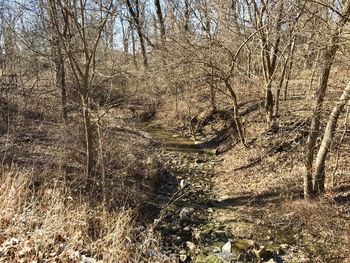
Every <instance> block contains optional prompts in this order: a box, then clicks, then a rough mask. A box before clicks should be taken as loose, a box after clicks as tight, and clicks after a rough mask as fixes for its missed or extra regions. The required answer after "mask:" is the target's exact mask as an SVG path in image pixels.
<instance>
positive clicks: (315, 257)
mask: <svg viewBox="0 0 350 263" xmlns="http://www.w3.org/2000/svg"><path fill="white" fill-rule="evenodd" d="M285 103H288V105H282V107H286V108H293V109H294V111H293V113H291V112H288V111H287V110H283V112H287V114H285V115H283V116H281V123H280V124H279V130H278V131H271V132H266V131H265V130H264V123H263V120H262V117H261V116H260V114H259V113H258V111H257V110H256V109H255V108H254V107H253V108H252V107H251V105H250V104H249V103H248V104H246V109H245V108H244V107H243V108H242V111H244V112H247V116H245V118H249V119H250V120H254V121H250V122H249V123H248V124H246V125H245V129H246V135H247V138H248V141H249V142H250V147H249V148H245V147H243V146H242V145H241V144H240V143H239V142H238V141H236V138H235V135H234V132H232V131H227V130H225V127H224V126H225V125H224V124H223V123H224V121H222V120H217V119H215V118H214V119H213V121H209V122H208V124H206V125H205V127H204V128H203V132H202V134H199V135H198V136H197V140H193V139H190V138H188V137H187V138H184V137H182V136H181V135H182V134H181V132H179V130H178V129H175V130H171V129H166V128H165V127H164V126H163V125H162V123H161V122H159V121H157V119H156V120H153V121H150V122H147V123H135V120H133V119H132V114H131V113H130V112H128V111H127V110H126V111H124V112H123V111H119V110H116V111H112V112H111V114H108V115H107V116H108V117H107V118H106V124H107V126H108V130H107V131H105V133H104V134H105V135H106V136H108V137H106V138H108V144H106V145H109V148H108V149H105V150H106V152H107V153H108V154H109V155H106V158H107V157H108V158H109V157H111V156H112V157H113V158H111V159H110V160H111V161H110V162H109V163H110V164H109V166H108V167H107V168H108V169H111V170H110V171H111V172H114V171H118V173H115V175H113V176H112V177H109V178H107V180H108V182H109V184H108V187H109V189H110V192H113V193H114V194H115V197H114V198H115V199H116V202H112V203H111V204H112V205H120V202H124V200H126V199H123V198H124V197H125V196H123V195H122V194H125V193H123V192H124V190H123V189H126V188H127V187H130V185H131V186H134V188H135V189H134V190H133V191H131V192H128V193H127V195H129V196H128V198H130V199H131V200H143V201H142V202H139V203H138V207H139V208H140V209H135V210H136V211H138V213H139V215H138V216H137V217H136V218H137V219H136V226H135V227H134V226H132V229H128V227H125V229H124V230H123V231H125V232H121V233H127V234H128V235H129V234H130V233H132V232H135V231H136V232H137V233H138V237H139V238H140V237H142V236H145V239H144V240H142V239H141V241H139V240H133V241H134V242H136V243H135V247H138V246H139V245H140V243H137V242H141V244H145V243H142V242H146V241H147V240H151V239H152V240H153V239H154V240H157V239H158V237H159V242H158V243H157V245H158V246H159V247H158V248H154V247H150V248H149V250H147V251H146V252H145V251H143V252H138V253H141V254H142V253H144V254H147V255H149V254H152V258H153V259H152V260H151V261H149V260H148V261H147V260H143V261H142V260H139V261H136V262H179V261H180V262H198V263H200V262H208V263H213V262H217V263H221V262H224V263H225V262H271V263H272V262H310V263H311V262H325V263H326V262H350V248H349V243H350V240H349V238H350V224H349V220H350V205H349V204H350V178H349V174H350V171H349V166H348V165H347V163H346V156H347V151H346V150H344V151H342V152H341V153H340V159H341V161H340V163H339V167H340V168H339V172H338V173H337V186H336V187H335V188H333V189H332V191H330V190H329V191H327V193H326V195H325V196H324V197H323V198H322V199H319V200H315V201H313V202H306V201H304V200H303V196H302V175H303V148H304V142H305V138H306V133H305V130H306V127H307V122H308V120H307V119H306V118H305V117H304V116H307V114H305V111H304V107H303V105H301V104H300V102H298V101H296V102H293V101H288V102H285ZM293 103H295V105H294V104H293ZM4 105H5V104H2V106H3V107H5V106H6V107H13V105H12V104H8V105H5V106H4ZM26 105H29V106H30V107H33V109H31V108H29V109H27V108H26V110H25V111H23V110H21V111H22V112H23V114H22V115H21V117H20V118H18V119H17V121H18V122H19V123H18V127H19V128H18V129H17V130H16V136H15V137H11V136H9V135H8V133H9V131H8V130H7V129H6V128H2V129H1V136H0V142H1V144H2V145H3V146H4V147H2V149H1V153H2V157H3V158H2V162H3V164H7V163H11V162H12V163H13V164H15V166H16V167H17V168H21V167H27V168H29V169H32V171H35V172H36V173H38V174H41V177H40V178H36V179H37V180H38V179H40V180H42V181H41V182H40V184H41V185H42V186H43V187H42V188H43V190H42V191H43V192H44V197H45V196H46V192H45V189H47V188H48V187H51V186H52V183H53V182H55V186H56V183H57V182H58V183H61V182H63V181H64V182H68V183H69V185H70V187H71V190H72V189H73V190H74V189H75V191H76V192H75V194H76V195H74V193H70V194H73V195H71V196H72V198H73V199H74V200H78V199H79V198H78V197H79V194H80V195H81V193H84V191H85V188H84V184H82V182H83V179H82V177H81V176H79V173H81V171H80V170H81V167H80V166H79V165H77V161H76V160H79V158H82V157H81V156H80V155H81V154H80V155H78V156H74V155H69V156H70V158H71V159H70V160H68V161H67V160H66V159H65V158H63V157H62V159H60V158H57V156H60V154H61V152H62V148H61V147H60V145H59V144H58V143H57V142H59V141H62V138H61V137H60V136H61V134H64V133H65V132H67V131H66V130H62V126H61V125H59V124H58V123H57V120H55V118H53V117H51V116H46V115H45V114H44V115H41V114H39V113H38V107H37V106H36V105H34V104H30V103H27V104H26ZM297 105H298V107H297ZM43 107H44V106H43ZM34 108H35V109H34ZM250 109H253V110H252V111H250ZM7 110H8V111H9V112H12V111H16V109H12V108H10V109H7ZM2 112H5V110H3V111H2ZM42 112H52V111H48V110H45V109H43V110H42ZM118 112H119V114H118ZM5 117H6V116H5ZM0 128H1V127H0ZM224 130H225V131H226V132H223V133H221V131H224ZM68 132H69V131H68ZM70 134H71V138H65V140H67V141H65V144H64V145H68V146H70V147H68V148H67V149H65V150H66V151H68V150H69V153H71V152H72V153H74V152H76V151H75V150H76V148H72V147H77V148H79V147H81V145H80V144H79V143H80V142H79V140H78V139H79V138H78V137H77V135H75V134H74V132H73V127H72V131H71V133H70ZM227 134H229V135H227ZM256 134H259V135H258V136H256ZM218 137H223V140H220V138H218ZM111 138H112V140H111ZM227 141H231V142H233V143H232V145H231V146H230V147H229V148H228V149H229V150H228V151H225V152H224V153H222V154H219V155H216V154H217V153H218V151H217V149H218V148H220V147H221V146H222V145H225V144H226V143H227ZM72 142H74V144H73V143H72ZM77 142H79V143H77ZM347 144H348V142H347V143H345V144H344V145H347ZM116 149H117V151H116ZM140 149H141V150H140ZM126 156H127V157H126ZM148 157H152V158H153V157H154V158H155V159H157V163H158V167H151V166H152V165H153V164H150V163H149V162H148V159H149V158H148ZM74 158H77V159H74ZM332 158H333V159H330V160H328V164H329V165H328V169H327V173H329V174H331V172H332V171H333V169H334V164H335V161H334V157H332ZM74 160H75V161H74ZM108 160H109V159H108ZM114 160H116V161H118V162H116V163H113V162H112V161H114ZM66 163H67V164H69V165H68V166H67V165H65V164H66ZM129 164H132V165H129ZM58 168H60V169H63V170H64V176H61V177H58V178H54V181H52V182H50V184H47V183H48V182H49V181H50V178H53V177H54V176H55V175H54V174H53V171H55V170H57V169H58ZM126 168H127V169H126ZM118 169H119V170H118ZM152 169H153V170H155V169H158V175H157V176H155V175H154V174H153V172H154V171H151V170H152ZM111 174H113V173H111ZM121 174H123V175H129V177H128V176H120V175H121ZM143 174H146V175H147V174H148V175H149V176H151V180H154V183H155V185H156V187H155V188H154V189H152V186H151V182H150V181H149V179H147V178H148V177H147V176H144V178H143V177H142V176H143ZM31 176H32V175H31ZM152 176H153V177H152ZM70 178H75V179H74V180H72V181H70V180H71V179H70ZM135 178H139V182H135V181H132V180H135ZM147 180H148V181H147ZM4 182H5V181H2V183H4ZM145 182H146V184H145ZM120 183H122V184H123V187H124V188H123V187H122V188H121V187H120ZM328 184H329V182H328ZM21 185H22V186H25V184H21ZM5 186H6V185H5V184H4V187H5ZM34 187H36V188H37V189H40V187H39V185H35V184H34ZM96 187H98V185H96ZM4 189H5V188H4ZM54 190H55V188H54ZM23 191H24V192H26V194H30V191H29V192H28V191H27V190H26V189H23ZM65 191H66V190H65ZM153 191H154V192H153ZM27 192H28V193H27ZM37 192H40V191H39V190H37ZM6 193H7V192H6V191H5V192H4V195H3V197H4V198H3V200H5V201H6V200H7V199H6V198H8V199H10V198H13V197H14V193H13V192H11V193H10V192H9V196H6ZM19 193H22V192H19ZM140 193H141V195H140ZM63 194H65V195H67V194H68V193H67V192H64V193H63ZM49 197H50V196H49ZM94 197H96V193H94V195H93V196H90V197H89V198H94ZM120 197H123V198H122V199H121V200H119V203H118V202H117V200H118V198H120ZM21 198H22V197H21ZM40 198H41V197H40ZM40 198H38V199H40ZM45 198H46V197H45ZM45 198H44V201H45V202H44V205H43V207H46V206H47V204H50V202H53V200H54V201H55V202H56V200H61V199H60V198H62V202H60V208H59V209H57V211H58V212H59V213H60V214H64V217H63V218H62V217H60V216H58V218H59V219H60V220H61V221H62V220H63V221H64V222H63V224H62V225H64V226H68V225H69V224H70V222H71V220H74V216H75V214H76V213H77V211H80V209H82V208H84V207H85V208H86V207H90V206H91V210H86V213H85V212H84V213H83V214H82V215H81V222H80V223H79V224H81V225H79V224H78V225H77V226H76V227H75V228H74V229H71V228H67V229H66V227H65V229H64V231H63V229H61V228H59V229H52V228H51V227H52V225H49V224H47V226H45V224H44V223H40V222H41V221H42V220H44V221H43V222H47V221H48V218H49V216H48V217H46V218H42V215H41V211H39V210H38V211H37V212H33V211H32V210H31V209H32V208H31V205H32V204H31V203H30V204H29V206H28V207H27V206H25V205H23V211H22V212H23V213H22V212H19V211H21V209H22V208H21V209H19V208H18V207H17V203H16V202H17V201H16V200H17V199H16V198H14V199H13V200H14V201H16V202H14V203H11V207H10V208H11V209H12V210H11V209H10V210H11V211H10V212H8V210H9V209H7V208H8V206H9V204H8V203H7V202H4V201H3V202H2V203H1V202H0V205H2V206H3V207H6V211H5V210H3V211H2V212H3V214H1V216H2V217H1V221H0V222H1V224H0V226H1V229H2V230H3V231H2V232H1V235H0V241H1V243H0V262H1V260H2V258H3V259H4V261H2V262H9V261H8V259H9V258H16V259H18V262H20V259H19V254H18V253H20V249H21V246H22V245H21V244H23V243H20V241H19V240H22V239H19V238H18V237H19V236H20V237H21V238H23V240H26V239H27V240H30V242H32V243H38V240H34V241H33V240H32V237H38V238H39V236H40V235H41V236H40V238H41V239H43V236H42V235H43V234H42V233H44V234H45V235H44V238H46V240H45V239H43V240H42V242H43V243H45V242H46V243H45V245H44V246H47V251H46V252H47V254H43V255H41V256H42V257H43V258H45V257H46V260H48V261H47V262H55V260H56V259H57V260H58V258H59V257H60V255H63V254H62V253H63V252H62V251H61V248H59V246H58V245H57V249H55V247H54V245H55V244H56V243H54V245H50V244H49V243H47V240H54V241H52V242H56V241H57V240H56V239H57V237H59V239H58V241H57V242H59V243H62V242H63V243H67V244H69V246H68V247H70V248H71V250H72V251H71V252H72V254H74V253H76V252H77V251H78V252H79V253H80V254H79V253H78V254H79V255H80V256H85V255H88V256H86V257H88V258H90V255H91V256H92V257H95V259H98V257H102V258H108V256H109V257H110V258H109V259H110V260H111V261H110V262H113V260H112V259H113V257H116V256H117V255H120V257H122V256H123V257H124V258H127V256H130V255H123V254H122V253H125V252H124V250H125V247H126V244H125V242H126V241H125V240H124V239H125V238H123V237H122V236H118V240H117V241H115V242H116V243H114V244H117V243H120V245H119V246H118V249H119V250H117V249H115V250H113V253H114V254H112V253H111V251H109V250H106V249H104V250H103V247H101V244H100V243H99V242H101V239H100V238H97V239H96V237H93V238H92V237H91V233H90V232H91V228H93V229H94V228H99V227H101V226H102V227H103V228H101V230H99V229H97V230H96V229H95V230H94V231H93V236H94V235H103V234H102V232H103V233H105V232H106V233H109V232H108V228H109V227H110V225H109V223H108V222H109V221H110V220H111V218H113V215H110V216H108V217H106V218H105V219H103V220H102V222H95V221H94V220H92V218H95V217H99V218H100V217H101V218H104V217H103V213H102V214H98V212H96V211H95V210H96V209H95V208H94V205H93V204H89V205H86V204H82V205H80V206H78V205H77V207H75V206H74V207H73V208H74V209H73V208H71V207H70V206H68V207H67V206H66V204H67V196H61V197H57V196H53V195H52V200H51V199H49V200H46V199H45ZM21 200H22V199H21ZM112 201H113V200H112ZM45 205H46V206H45ZM43 207H41V206H40V205H38V208H40V209H43ZM85 208H84V209H85ZM27 209H29V210H27ZM45 209H48V208H47V207H46V208H45ZM65 209H71V210H69V211H67V210H65ZM89 209H90V208H89ZM28 211H32V212H31V213H32V215H31V217H30V218H29V219H28V218H26V217H27V216H28V215H27V214H28ZM57 211H56V212H57ZM84 211H85V210H84ZM21 213H22V214H21ZM35 213H37V214H35ZM96 213H97V214H96ZM146 214H147V215H148V216H147V217H145V215H146ZM19 215H20V216H22V217H23V218H25V221H23V222H22V221H18V222H17V221H13V219H12V218H14V220H15V219H16V217H18V216H19ZM52 216H53V218H56V216H57V215H56V214H55V211H53V212H52ZM146 218H147V220H144V219H146ZM33 220H35V222H36V223H35V224H34V223H33ZM45 220H46V221H45ZM55 220H56V219H55ZM55 220H53V222H52V223H55V224H57V222H56V221H55ZM91 220H92V221H91ZM131 220H132V219H131V218H130V216H129V215H127V216H126V219H125V222H127V221H131ZM38 222H39V223H38ZM38 224H41V225H40V227H34V226H37V225H38ZM65 224H66V225H65ZM125 224H127V223H125ZM138 224H139V225H140V226H142V227H141V228H140V227H139V226H138ZM42 225H44V226H45V227H47V228H45V227H41V226H42ZM57 226H59V225H57ZM85 226H89V228H87V227H85ZM90 226H92V227H90ZM33 227H34V228H33ZM81 229H86V233H85V232H84V231H83V234H84V233H85V235H84V236H79V235H82V233H81ZM135 229H136V230H135ZM62 231H63V232H62ZM67 231H68V232H67ZM69 231H71V232H69ZM72 231H76V232H72ZM113 231H114V230H113ZM113 231H112V232H111V233H109V234H110V237H108V238H112V236H113V237H114V236H115V232H113ZM115 231H117V232H118V231H119V230H115ZM95 232H97V234H96V233H95ZM119 232H120V231H119ZM28 233H29V234H28ZM150 233H153V234H154V236H151V237H150V236H149V235H150ZM73 234H74V236H75V234H76V235H77V237H76V239H75V240H74V242H73V241H72V242H71V241H63V240H66V239H68V238H67V236H68V237H69V236H72V235H73ZM28 235H29V236H28ZM61 237H63V238H61ZM14 238H15V239H14ZM94 238H95V239H96V240H94ZM81 240H84V243H83V244H81V243H80V242H81ZM91 240H92V241H91ZM9 242H10V243H9ZM13 242H15V243H16V244H13ZM21 242H22V241H21ZM23 242H24V241H23ZM25 242H26V241H25ZM28 242H29V241H28ZM69 242H71V243H69ZM32 243H31V244H32ZM39 243H40V242H39ZM19 244H20V245H19ZM25 244H26V243H25ZM40 244H41V243H40ZM57 244H58V243H57ZM111 244H112V245H113V243H111ZM30 246H31V245H30ZM113 246H114V245H113ZM14 247H16V248H14ZM73 248H74V249H76V250H77V251H74V249H73ZM78 248H79V249H78ZM127 250H128V253H129V254H130V250H129V248H128V249H127ZM65 251H66V250H65ZM67 251H68V250H67ZM67 251H66V252H67ZM82 251H83V252H82ZM84 251H85V252H84ZM66 252H65V253H66ZM6 253H8V254H6ZM16 253H17V254H16ZM25 253H29V254H30V256H31V257H32V258H35V257H36V256H38V255H37V254H35V253H37V251H36V249H34V248H33V249H32V250H30V251H29V252H28V251H27V252H25ZM31 253H32V254H31ZM67 253H68V252H67ZM69 253H70V252H69ZM82 253H83V254H82ZM144 254H142V255H140V257H139V258H143V257H144ZM74 255H75V254H74ZM22 257H23V255H22ZM62 257H63V256H62ZM64 257H65V259H66V260H72V261H64V260H63V261H62V262H76V261H74V260H73V259H72V258H70V254H69V255H64ZM28 258H30V257H28ZM28 258H27V259H28ZM22 259H24V258H22ZM6 260H7V261H6ZM50 260H51V261H50ZM91 260H92V259H91ZM12 262H17V261H16V260H14V261H12ZM77 262H78V261H77ZM107 262H109V261H107ZM120 262H123V261H121V260H120ZM124 262H128V261H127V260H125V259H124Z"/></svg>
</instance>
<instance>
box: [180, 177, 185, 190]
mask: <svg viewBox="0 0 350 263" xmlns="http://www.w3.org/2000/svg"><path fill="white" fill-rule="evenodd" d="M180 187H181V188H184V187H185V180H184V179H181V181H180Z"/></svg>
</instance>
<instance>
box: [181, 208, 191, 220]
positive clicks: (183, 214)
mask: <svg viewBox="0 0 350 263" xmlns="http://www.w3.org/2000/svg"><path fill="white" fill-rule="evenodd" d="M193 211H194V209H193V208H187V207H185V208H183V209H182V210H181V212H180V218H184V217H187V216H189V215H190V214H192V213H193Z"/></svg>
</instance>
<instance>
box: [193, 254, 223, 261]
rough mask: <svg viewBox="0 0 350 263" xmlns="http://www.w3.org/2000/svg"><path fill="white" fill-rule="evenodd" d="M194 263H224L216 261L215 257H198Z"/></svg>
mask: <svg viewBox="0 0 350 263" xmlns="http://www.w3.org/2000/svg"><path fill="white" fill-rule="evenodd" d="M193 262H194V263H224V262H223V261H222V260H220V259H218V258H217V257H216V256H215V255H208V256H205V255H198V256H196V257H195V258H194V259H193Z"/></svg>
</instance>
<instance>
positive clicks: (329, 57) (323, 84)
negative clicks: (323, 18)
mask: <svg viewBox="0 0 350 263" xmlns="http://www.w3.org/2000/svg"><path fill="white" fill-rule="evenodd" d="M337 36H338V35H337ZM337 39H338V37H333V40H332V44H331V46H330V47H329V48H327V49H326V51H325V54H324V61H323V67H322V69H321V73H320V81H319V85H318V88H317V91H316V102H315V108H314V110H313V114H312V119H311V126H310V133H309V136H308V140H307V143H306V151H305V174H304V197H305V198H306V199H310V198H313V197H315V196H316V195H315V193H314V189H313V179H312V164H313V160H314V150H315V146H316V140H317V137H318V134H319V129H320V123H321V122H320V118H321V113H322V106H323V100H324V96H325V94H326V90H327V85H328V79H329V74H330V71H331V68H332V65H333V61H334V57H335V53H336V51H337V48H338V46H337V45H336V43H337V42H338V40H337Z"/></svg>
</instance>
